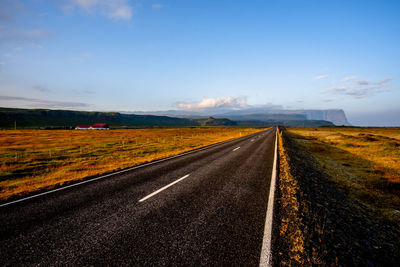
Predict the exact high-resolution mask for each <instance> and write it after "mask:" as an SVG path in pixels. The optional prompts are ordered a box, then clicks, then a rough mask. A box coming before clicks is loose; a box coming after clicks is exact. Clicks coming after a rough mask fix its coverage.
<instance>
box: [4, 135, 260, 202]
mask: <svg viewBox="0 0 400 267" xmlns="http://www.w3.org/2000/svg"><path fill="white" fill-rule="evenodd" d="M261 130H262V129H260V128H238V127H209V128H206V127H204V128H200V127H199V128H165V129H130V130H111V131H64V130H54V131H49V130H19V131H18V130H17V131H13V130H3V131H0V159H1V161H0V190H1V191H0V200H3V201H4V200H6V199H7V198H9V197H11V196H15V195H24V194H27V193H29V192H33V191H37V190H41V189H44V188H52V187H55V186H57V185H61V184H63V183H66V182H70V181H75V180H80V179H83V178H85V177H88V176H94V175H99V174H102V173H106V172H110V171H115V170H119V169H123V168H127V167H130V166H135V165H139V164H142V163H145V162H149V161H153V160H156V159H161V158H165V157H169V156H173V155H177V154H179V153H182V152H185V151H189V150H193V149H196V148H200V147H203V146H206V145H210V144H213V143H217V142H221V141H225V140H229V139H233V138H237V137H240V136H244V135H248V134H251V133H255V132H258V131H261Z"/></svg>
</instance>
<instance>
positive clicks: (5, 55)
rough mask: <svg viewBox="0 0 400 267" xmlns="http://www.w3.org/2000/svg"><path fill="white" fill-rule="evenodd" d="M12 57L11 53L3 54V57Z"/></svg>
mask: <svg viewBox="0 0 400 267" xmlns="http://www.w3.org/2000/svg"><path fill="white" fill-rule="evenodd" d="M11 56H12V54H10V53H5V54H3V57H11Z"/></svg>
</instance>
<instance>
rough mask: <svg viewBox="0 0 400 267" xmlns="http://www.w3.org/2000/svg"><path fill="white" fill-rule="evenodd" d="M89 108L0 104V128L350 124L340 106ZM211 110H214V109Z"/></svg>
mask: <svg viewBox="0 0 400 267" xmlns="http://www.w3.org/2000/svg"><path fill="white" fill-rule="evenodd" d="M210 112H213V111H211V110H207V111H180V110H170V111H155V112H135V114H127V113H126V112H125V113H122V112H121V113H120V112H88V111H72V110H50V109H18V108H0V128H3V129H4V128H14V127H15V126H16V125H17V127H18V128H38V127H45V128H73V127H75V126H77V125H91V124H93V123H107V124H109V125H110V126H114V127H121V126H128V127H129V126H134V127H149V126H150V127H153V126H156V127H157V126H160V127H179V126H260V127H266V126H271V125H283V126H334V125H349V123H348V122H347V119H346V116H345V114H344V112H343V110H261V109H254V108H253V109H246V110H244V109H242V110H218V112H217V114H211V113H210ZM213 113H214V112H213Z"/></svg>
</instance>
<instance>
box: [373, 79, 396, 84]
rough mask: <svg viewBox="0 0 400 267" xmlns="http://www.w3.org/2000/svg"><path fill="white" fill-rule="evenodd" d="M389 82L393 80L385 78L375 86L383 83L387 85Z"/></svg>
mask: <svg viewBox="0 0 400 267" xmlns="http://www.w3.org/2000/svg"><path fill="white" fill-rule="evenodd" d="M391 80H393V78H385V79H382V80H380V81H377V82H376V83H375V84H384V83H387V82H389V81H391Z"/></svg>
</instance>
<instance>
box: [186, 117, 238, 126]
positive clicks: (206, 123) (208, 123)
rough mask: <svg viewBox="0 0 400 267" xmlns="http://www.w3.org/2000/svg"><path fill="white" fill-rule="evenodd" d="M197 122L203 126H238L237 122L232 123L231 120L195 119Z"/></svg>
mask: <svg viewBox="0 0 400 267" xmlns="http://www.w3.org/2000/svg"><path fill="white" fill-rule="evenodd" d="M193 120H194V121H195V122H197V123H199V125H201V126H236V125H237V123H236V122H235V121H231V120H229V119H225V118H222V119H216V118H213V117H209V118H205V119H193Z"/></svg>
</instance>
